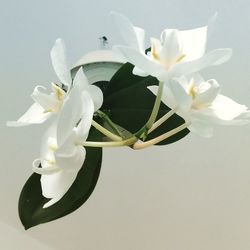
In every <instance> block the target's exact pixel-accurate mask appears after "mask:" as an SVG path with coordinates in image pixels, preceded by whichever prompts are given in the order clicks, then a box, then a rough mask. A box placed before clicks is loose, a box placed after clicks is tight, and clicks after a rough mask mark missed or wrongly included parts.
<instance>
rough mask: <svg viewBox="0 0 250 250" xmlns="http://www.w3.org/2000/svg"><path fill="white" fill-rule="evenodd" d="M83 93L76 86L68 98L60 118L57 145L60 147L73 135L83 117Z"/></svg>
mask: <svg viewBox="0 0 250 250" xmlns="http://www.w3.org/2000/svg"><path fill="white" fill-rule="evenodd" d="M82 108H83V107H82V102H81V91H80V90H79V88H78V85H75V86H74V87H73V88H72V90H71V91H70V94H69V95H68V97H67V98H66V100H65V102H64V105H63V107H62V109H61V112H60V114H59V117H58V124H57V136H56V138H57V143H58V146H59V147H60V146H61V145H62V144H63V143H64V141H65V140H66V138H67V137H68V136H69V135H70V134H71V133H72V130H73V128H74V127H75V126H76V124H77V123H78V122H79V121H80V119H81V117H82Z"/></svg>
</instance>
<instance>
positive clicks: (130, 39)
mask: <svg viewBox="0 0 250 250" xmlns="http://www.w3.org/2000/svg"><path fill="white" fill-rule="evenodd" d="M110 15H111V17H112V18H113V20H114V23H115V25H116V26H117V29H118V30H119V32H120V34H121V36H122V38H123V40H124V41H125V44H126V45H127V46H129V47H131V48H134V49H136V50H139V51H140V50H141V49H142V48H143V47H144V46H143V45H142V43H144V41H143V40H144V31H143V29H141V28H138V27H134V26H133V24H132V23H131V22H130V20H129V19H128V18H127V17H126V16H124V15H122V14H120V13H117V12H113V11H112V12H110Z"/></svg>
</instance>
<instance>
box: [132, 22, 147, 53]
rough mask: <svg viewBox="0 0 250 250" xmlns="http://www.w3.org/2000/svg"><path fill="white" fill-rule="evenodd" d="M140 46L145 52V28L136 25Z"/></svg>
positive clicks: (140, 49) (141, 50)
mask: <svg viewBox="0 0 250 250" xmlns="http://www.w3.org/2000/svg"><path fill="white" fill-rule="evenodd" d="M134 31H135V34H136V38H137V43H138V48H139V51H140V52H141V53H145V30H144V29H142V28H140V27H135V26H134Z"/></svg>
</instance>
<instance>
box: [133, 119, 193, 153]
mask: <svg viewBox="0 0 250 250" xmlns="http://www.w3.org/2000/svg"><path fill="white" fill-rule="evenodd" d="M189 125H190V122H185V123H184V124H182V125H180V126H179V127H177V128H174V129H172V130H170V131H168V132H167V133H165V134H162V135H160V136H158V137H155V138H154V139H152V140H149V141H146V142H137V143H135V144H134V145H133V149H144V148H147V147H149V146H152V145H155V144H157V143H159V142H161V141H163V140H165V139H167V138H169V137H171V136H173V135H175V134H177V133H178V132H180V131H182V130H184V129H185V128H187V127H188V126H189Z"/></svg>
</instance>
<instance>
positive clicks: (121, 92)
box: [102, 63, 189, 145]
mask: <svg viewBox="0 0 250 250" xmlns="http://www.w3.org/2000/svg"><path fill="white" fill-rule="evenodd" d="M132 70H133V65H131V64H129V63H127V64H124V66H123V67H121V69H120V70H118V71H117V73H116V74H115V75H114V76H113V78H112V79H111V81H110V82H109V84H108V86H107V87H106V89H105V92H104V96H105V99H104V100H105V101H104V104H103V107H102V110H103V111H104V112H106V113H107V114H108V115H109V116H110V118H111V120H112V121H113V122H115V123H117V124H119V125H120V126H121V127H123V128H125V129H126V130H128V131H130V132H131V133H135V132H137V131H138V130H139V129H140V128H141V127H143V126H144V125H145V123H146V122H147V121H148V119H149V117H150V114H151V111H152V108H153V105H154V102H155V95H153V94H152V93H151V91H149V90H148V89H147V87H148V86H152V85H158V80H157V79H156V78H154V77H152V76H148V77H139V76H135V75H133V73H132ZM169 110H170V109H169V108H168V107H167V106H166V105H164V104H163V103H162V104H161V106H160V110H159V114H158V117H157V119H159V118H160V117H162V116H163V115H164V114H166V113H167V112H168V111H169ZM183 123H184V120H183V119H182V118H181V117H179V116H177V115H173V116H172V117H171V118H170V119H168V120H167V121H166V122H164V123H163V124H162V125H161V126H160V127H159V128H157V129H156V130H155V131H154V132H152V133H151V134H150V135H149V136H148V137H147V140H149V139H151V138H153V137H156V136H159V135H161V134H163V133H166V132H167V131H169V130H171V129H173V128H176V127H178V126H180V125H181V124H183ZM188 133H189V130H188V129H185V130H183V131H181V132H179V133H177V134H176V135H174V136H172V137H170V138H168V139H166V140H164V141H162V142H160V143H159V145H165V144H169V143H173V142H176V141H178V140H180V139H181V138H183V137H184V136H186V135H187V134H188Z"/></svg>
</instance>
